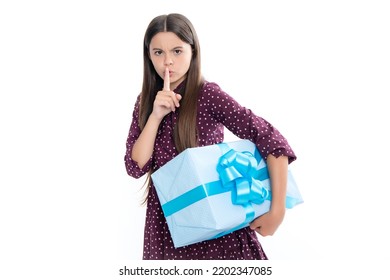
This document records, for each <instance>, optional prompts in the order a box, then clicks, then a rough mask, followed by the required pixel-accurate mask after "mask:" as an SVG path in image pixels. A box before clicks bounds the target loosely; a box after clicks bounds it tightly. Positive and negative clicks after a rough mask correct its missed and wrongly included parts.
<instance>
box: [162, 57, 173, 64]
mask: <svg viewBox="0 0 390 280" xmlns="http://www.w3.org/2000/svg"><path fill="white" fill-rule="evenodd" d="M172 64H173V60H172V58H171V56H170V55H166V56H165V60H164V65H165V66H170V65H172Z"/></svg>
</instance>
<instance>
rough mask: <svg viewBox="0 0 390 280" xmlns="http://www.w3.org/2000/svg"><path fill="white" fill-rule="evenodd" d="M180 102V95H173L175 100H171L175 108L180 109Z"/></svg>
mask: <svg viewBox="0 0 390 280" xmlns="http://www.w3.org/2000/svg"><path fill="white" fill-rule="evenodd" d="M174 94H175V93H174ZM180 100H181V95H180V94H175V98H174V99H173V101H174V102H175V106H176V107H180V103H179V101H180Z"/></svg>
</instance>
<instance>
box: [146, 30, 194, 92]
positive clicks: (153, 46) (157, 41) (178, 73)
mask: <svg viewBox="0 0 390 280" xmlns="http://www.w3.org/2000/svg"><path fill="white" fill-rule="evenodd" d="M149 56H150V59H151V61H152V63H153V66H154V69H156V72H157V73H158V75H159V76H160V77H161V78H162V79H164V73H165V69H166V67H168V68H169V77H170V82H171V85H170V88H171V90H174V89H175V88H176V87H177V86H178V85H179V84H180V83H181V82H182V81H183V80H184V79H185V78H186V76H187V72H188V69H189V68H190V64H191V58H192V49H191V45H190V44H187V43H185V42H183V41H182V40H180V38H179V37H177V36H176V34H175V33H173V32H159V33H157V34H156V35H155V36H154V37H153V38H152V40H151V41H150V46H149Z"/></svg>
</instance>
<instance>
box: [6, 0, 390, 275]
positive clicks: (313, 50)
mask: <svg viewBox="0 0 390 280" xmlns="http://www.w3.org/2000/svg"><path fill="white" fill-rule="evenodd" d="M385 2H386V1H245V0H244V1H237V2H236V1H207V2H205V3H203V2H202V1H200V2H189V1H178V0H177V1H175V0H170V1H141V2H136V1H86V0H82V1H2V2H1V3H0V40H1V43H0V94H1V95H0V96H1V97H0V124H1V126H0V128H1V137H0V143H1V145H0V168H1V169H0V187H1V189H0V192H1V193H0V217H1V225H2V230H1V239H0V245H1V249H0V251H1V255H2V257H3V260H4V261H3V265H5V266H4V267H7V268H8V269H7V270H2V271H3V272H4V273H8V275H7V279H21V277H22V276H24V277H27V276H31V275H35V276H36V275H40V276H41V279H43V278H45V277H48V279H49V278H50V277H51V276H53V275H56V277H55V279H62V277H63V279H69V277H68V276H71V275H74V274H75V273H76V272H77V273H78V275H79V276H80V275H84V274H85V275H89V273H92V272H95V273H96V271H99V269H103V270H104V269H105V267H104V266H105V264H108V263H111V264H114V267H115V262H116V260H140V259H141V257H142V242H143V226H144V215H145V208H143V207H141V206H140V205H139V203H140V200H141V197H142V190H141V188H142V185H143V182H144V178H143V179H139V180H135V179H132V178H130V177H129V176H128V175H127V173H126V171H125V167H124V163H123V156H124V153H125V142H126V137H127V133H128V129H129V126H130V122H131V113H132V109H133V105H134V101H135V98H136V95H137V94H138V93H139V92H140V89H141V83H142V69H143V65H142V40H143V35H144V32H145V29H146V27H147V25H148V23H149V22H150V20H151V19H152V18H154V17H155V16H157V15H160V14H166V13H172V12H179V13H183V14H184V15H186V16H187V17H188V18H189V19H190V20H191V21H192V23H193V24H194V26H195V28H196V30H197V33H198V36H199V39H200V43H201V50H202V63H203V64H202V69H203V73H204V75H205V77H206V79H207V80H209V81H214V82H217V83H218V84H219V85H220V86H221V87H222V89H224V90H225V91H226V92H228V93H229V94H230V95H231V96H233V97H234V98H235V99H236V100H237V101H239V102H240V103H241V104H242V105H244V106H246V107H248V108H250V109H252V110H253V111H254V112H255V113H256V114H258V115H260V116H262V117H264V118H265V119H267V120H268V121H270V122H271V123H272V124H274V125H275V126H276V127H277V128H278V129H279V130H280V131H281V132H282V134H284V135H285V136H286V138H287V139H288V140H289V143H290V144H291V146H292V147H293V149H294V151H295V152H296V154H297V156H298V159H297V161H296V162H294V163H293V164H292V165H291V168H292V169H293V172H294V175H295V178H296V180H297V183H298V184H299V187H300V190H301V192H302V195H303V197H304V199H305V203H304V204H302V205H299V206H297V207H296V208H294V209H292V210H289V211H288V213H287V215H286V217H285V220H284V222H283V224H282V225H281V227H280V228H279V230H278V231H277V233H276V234H275V235H274V236H272V237H265V238H264V237H260V240H261V243H262V244H263V247H264V249H265V251H266V253H267V255H268V257H269V258H270V259H272V260H281V261H284V260H291V261H301V262H303V263H305V262H306V261H313V260H314V261H319V262H323V263H324V264H326V263H327V262H330V261H331V262H332V263H333V262H338V261H340V262H345V261H346V260H351V261H364V262H366V263H367V264H368V266H369V267H370V265H371V264H372V263H374V262H376V261H384V260H389V256H388V252H389V250H390V245H389V241H388V236H389V234H390V230H389V226H388V213H389V209H388V201H389V196H388V193H389V192H388V189H389V187H390V184H389V180H388V178H389V177H388V174H389V163H388V158H389V148H388V146H389V141H390V139H389V138H390V137H389V126H388V124H387V120H388V119H389V117H390V114H389V112H388V104H389V102H388V101H387V96H386V95H389V93H390V86H389V78H390V66H389V65H390V55H389V49H390V38H389V34H390V30H389V29H390V28H389V26H390V20H389V13H390V10H389V8H388V7H387V6H386V5H385ZM385 100H386V101H385ZM230 139H233V136H232V135H230V134H227V137H226V140H230ZM101 260H105V262H103V261H101ZM97 263H98V264H99V265H97ZM107 266H108V265H107ZM108 267H109V266H108ZM111 268H112V267H109V269H108V270H110V269H111ZM115 269H116V268H115ZM375 269H378V267H376V268H375ZM109 273H112V271H111V272H109ZM99 275H100V276H101V275H102V274H99ZM67 277H68V278H67ZM4 279H5V278H4ZM80 279H81V278H80ZM90 279H92V278H90ZM99 279H100V278H99ZM102 279H103V278H102ZM105 279H107V278H105ZM378 279H379V278H378Z"/></svg>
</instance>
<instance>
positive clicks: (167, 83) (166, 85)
mask: <svg viewBox="0 0 390 280" xmlns="http://www.w3.org/2000/svg"><path fill="white" fill-rule="evenodd" d="M170 85H171V81H170V79H169V69H168V67H167V68H165V75H164V88H163V91H171V87H170Z"/></svg>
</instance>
